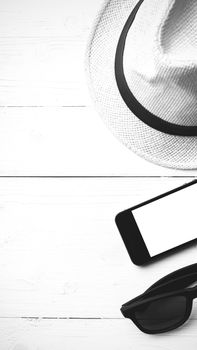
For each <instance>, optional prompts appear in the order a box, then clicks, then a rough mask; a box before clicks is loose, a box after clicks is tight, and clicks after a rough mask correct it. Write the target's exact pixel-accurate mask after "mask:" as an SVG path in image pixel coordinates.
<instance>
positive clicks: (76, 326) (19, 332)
mask: <svg viewBox="0 0 197 350" xmlns="http://www.w3.org/2000/svg"><path fill="white" fill-rule="evenodd" d="M196 327H197V320H195V321H191V322H189V323H188V324H187V325H185V326H183V327H181V328H179V329H178V330H176V331H173V332H169V333H166V334H163V335H162V334H160V335H157V336H148V335H145V334H142V333H141V332H140V331H138V330H137V329H136V328H135V326H134V325H133V324H132V323H131V322H130V321H128V320H123V319H122V320H40V319H38V320H33V319H26V320H21V319H3V320H2V319H0V346H1V350H7V349H12V350H35V349H36V350H41V349H42V350H54V349H55V350H65V349H69V350H78V349H86V350H89V349H91V350H92V349H95V350H100V349H109V350H120V349H124V350H154V349H159V350H172V349H179V350H185V349H186V348H188V347H189V349H190V350H194V349H196V347H197V339H196Z"/></svg>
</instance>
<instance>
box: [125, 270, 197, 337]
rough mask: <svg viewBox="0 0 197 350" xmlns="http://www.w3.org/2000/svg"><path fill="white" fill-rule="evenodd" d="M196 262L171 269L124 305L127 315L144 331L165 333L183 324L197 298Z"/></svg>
mask: <svg viewBox="0 0 197 350" xmlns="http://www.w3.org/2000/svg"><path fill="white" fill-rule="evenodd" d="M195 282H197V264H193V265H189V266H187V267H184V268H182V269H180V270H177V271H175V272H172V273H170V274H169V275H167V276H165V277H163V278H162V279H160V280H159V281H157V282H156V283H154V284H153V285H152V286H151V287H150V288H149V289H147V290H146V291H145V292H144V293H143V294H141V295H139V296H138V297H137V298H135V299H132V300H130V301H129V302H127V303H126V304H124V305H122V307H121V312H122V314H123V316H124V317H126V318H129V319H131V320H132V321H133V322H134V324H135V325H136V326H137V327H138V328H139V329H140V330H141V331H142V332H144V333H148V334H156V333H163V332H167V331H170V330H173V329H175V328H178V327H180V326H181V325H182V324H183V323H185V322H186V321H187V320H188V318H189V316H190V314H191V310H192V303H193V299H195V298H197V284H196V286H192V284H194V283H195Z"/></svg>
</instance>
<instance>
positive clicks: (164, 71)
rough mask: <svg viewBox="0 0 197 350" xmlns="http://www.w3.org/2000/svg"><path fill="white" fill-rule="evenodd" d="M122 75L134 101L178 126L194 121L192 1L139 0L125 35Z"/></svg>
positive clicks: (196, 41) (195, 23)
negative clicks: (138, 6)
mask: <svg viewBox="0 0 197 350" xmlns="http://www.w3.org/2000/svg"><path fill="white" fill-rule="evenodd" d="M123 62H124V73H125V78H126V80H127V84H128V86H129V88H130V90H131V91H132V93H133V94H134V96H135V97H136V98H137V100H138V101H139V102H140V103H141V104H142V105H143V106H144V107H145V108H146V109H147V110H149V111H150V112H151V113H153V114H155V115H157V116H158V117H160V118H162V119H164V120H166V121H168V122H171V123H175V124H179V125H186V126H196V125H197V98H196V96H197V2H196V0H162V1H158V0H145V1H144V2H143V3H142V5H141V7H140V9H139V10H138V13H137V15H136V18H135V20H134V22H133V24H132V26H131V28H130V30H129V33H128V35H127V39H126V44H125V50H124V57H123Z"/></svg>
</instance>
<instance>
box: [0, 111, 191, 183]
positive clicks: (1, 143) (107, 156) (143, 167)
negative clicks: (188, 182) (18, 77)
mask: <svg viewBox="0 0 197 350" xmlns="http://www.w3.org/2000/svg"><path fill="white" fill-rule="evenodd" d="M0 150H1V152H0V175H12V176H15V175H30V176H33V175H34V176H36V175H50V176H52V175H63V176H73V175H75V176H114V175H115V176H146V175H153V176H161V175H162V176H164V175H165V176H169V175H175V176H177V175H179V176H181V175H183V176H192V175H195V174H196V171H176V170H172V169H165V168H163V167H159V166H156V165H153V164H151V163H149V162H147V161H145V160H144V159H142V158H140V157H138V156H137V155H135V154H134V153H133V152H131V151H130V150H129V149H127V148H126V147H125V146H124V145H122V144H121V143H120V142H119V141H118V140H117V139H116V138H115V137H114V136H113V135H112V134H111V132H110V131H108V129H107V128H106V126H105V124H104V123H103V122H102V120H101V119H100V117H99V116H98V115H97V113H95V111H94V109H92V108H0Z"/></svg>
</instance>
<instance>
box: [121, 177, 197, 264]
mask: <svg viewBox="0 0 197 350" xmlns="http://www.w3.org/2000/svg"><path fill="white" fill-rule="evenodd" d="M115 221H116V225H117V227H118V229H119V231H120V234H121V237H122V239H123V241H124V244H125V246H126V248H127V251H128V253H129V256H130V258H131V260H132V261H133V263H134V264H136V265H143V264H146V263H148V262H150V261H151V260H152V259H155V258H158V257H160V256H162V255H164V254H166V253H172V252H174V251H175V250H177V249H181V248H183V247H186V246H187V245H189V244H193V243H195V242H196V240H197V180H194V181H192V182H190V183H188V184H185V185H183V186H181V187H178V188H176V189H174V190H172V191H169V192H166V193H164V194H162V195H160V196H158V197H155V198H152V199H150V200H148V201H146V202H143V203H141V204H138V205H136V206H134V207H132V208H130V209H127V210H125V211H123V212H121V213H119V214H118V215H117V216H116V219H115Z"/></svg>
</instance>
